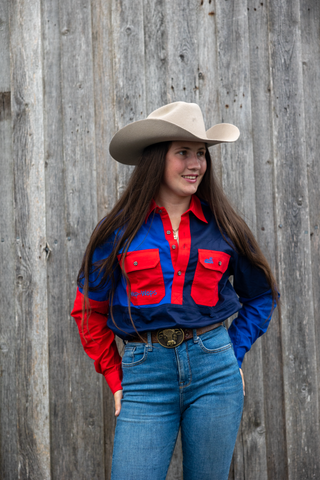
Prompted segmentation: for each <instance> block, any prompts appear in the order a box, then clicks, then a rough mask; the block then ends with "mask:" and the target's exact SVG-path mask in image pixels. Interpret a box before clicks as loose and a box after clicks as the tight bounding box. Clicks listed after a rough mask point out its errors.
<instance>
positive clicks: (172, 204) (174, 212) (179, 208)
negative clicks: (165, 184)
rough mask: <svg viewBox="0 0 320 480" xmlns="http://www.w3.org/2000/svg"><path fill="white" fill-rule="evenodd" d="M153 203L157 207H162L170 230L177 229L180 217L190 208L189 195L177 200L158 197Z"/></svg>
mask: <svg viewBox="0 0 320 480" xmlns="http://www.w3.org/2000/svg"><path fill="white" fill-rule="evenodd" d="M155 201H156V204H157V205H158V206H159V207H164V208H165V209H166V210H167V212H168V215H169V217H170V220H171V224H172V228H173V229H177V228H178V227H179V224H180V221H181V215H182V214H183V213H184V212H186V211H187V210H188V208H189V206H190V202H191V195H190V196H187V197H179V198H162V197H161V196H158V197H157V198H156V199H155Z"/></svg>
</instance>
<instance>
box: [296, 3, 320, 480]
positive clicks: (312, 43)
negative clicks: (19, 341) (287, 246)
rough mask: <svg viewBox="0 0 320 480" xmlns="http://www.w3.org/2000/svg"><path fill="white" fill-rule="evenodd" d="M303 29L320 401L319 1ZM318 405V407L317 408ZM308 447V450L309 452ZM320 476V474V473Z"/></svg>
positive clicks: (303, 10) (305, 14) (304, 7)
mask: <svg viewBox="0 0 320 480" xmlns="http://www.w3.org/2000/svg"><path fill="white" fill-rule="evenodd" d="M300 22H301V23H300V31H301V56H302V75H303V77H302V79H303V92H304V112H305V140H306V143H305V145H306V167H307V178H308V198H309V224H310V246H311V251H310V254H311V268H312V293H313V308H314V320H315V324H314V326H315V342H316V356H315V358H313V359H311V360H312V363H313V364H314V365H315V368H316V371H317V380H318V385H317V387H318V391H317V392H315V393H314V395H315V396H316V399H317V402H318V403H319V393H320V391H319V387H320V358H319V353H318V350H319V346H320V325H319V318H320V316H319V311H320V269H319V265H320V231H319V230H320V209H319V205H320V163H319V148H320V125H319V122H318V119H319V117H320V105H319V102H318V101H317V100H316V97H317V96H318V91H319V86H320V69H319V61H320V44H319V31H320V4H319V2H314V1H311V0H308V1H306V2H300ZM318 408H319V407H318ZM314 423H315V428H316V429H317V431H318V432H319V414H318V416H317V418H314ZM312 442H313V443H312V444H310V446H309V449H310V450H311V452H313V453H311V456H312V457H313V459H314V460H313V461H314V462H315V466H314V471H316V472H319V470H320V455H319V443H317V439H313V440H312ZM310 450H309V451H310ZM317 475H319V473H317Z"/></svg>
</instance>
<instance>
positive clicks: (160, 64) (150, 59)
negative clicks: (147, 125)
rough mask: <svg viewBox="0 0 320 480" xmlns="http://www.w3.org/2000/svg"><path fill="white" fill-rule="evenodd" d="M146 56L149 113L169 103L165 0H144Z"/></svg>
mask: <svg viewBox="0 0 320 480" xmlns="http://www.w3.org/2000/svg"><path fill="white" fill-rule="evenodd" d="M143 25H144V50H145V53H144V56H145V60H144V61H145V83H146V105H147V112H146V113H147V114H149V113H151V112H153V111H154V110H155V109H156V108H159V107H161V106H162V105H165V104H166V103H168V95H167V57H168V37H167V24H166V16H165V0H155V1H154V2H144V5H143Z"/></svg>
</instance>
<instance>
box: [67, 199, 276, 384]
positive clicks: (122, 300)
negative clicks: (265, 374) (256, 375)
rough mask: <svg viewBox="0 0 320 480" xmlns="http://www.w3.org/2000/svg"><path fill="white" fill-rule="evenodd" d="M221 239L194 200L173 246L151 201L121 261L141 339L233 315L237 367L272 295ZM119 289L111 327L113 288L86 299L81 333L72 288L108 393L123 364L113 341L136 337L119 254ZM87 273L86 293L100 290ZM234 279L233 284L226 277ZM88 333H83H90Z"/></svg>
mask: <svg viewBox="0 0 320 480" xmlns="http://www.w3.org/2000/svg"><path fill="white" fill-rule="evenodd" d="M113 243H114V238H110V239H109V241H108V242H106V243H105V244H104V245H103V246H101V247H99V248H98V249H97V250H96V251H95V252H94V255H93V260H92V263H93V265H94V264H95V263H96V262H97V264H99V262H101V260H103V259H105V258H107V256H108V255H109V254H110V252H111V250H112V248H113ZM231 245H232V243H231V242H230V241H227V240H226V239H224V238H223V236H222V235H221V233H220V231H219V228H218V226H217V223H216V221H215V219H214V215H213V214H212V212H211V210H210V209H209V207H208V205H207V204H206V203H205V202H200V200H199V198H198V197H197V196H195V195H194V196H193V197H192V199H191V203H190V208H189V209H188V210H187V211H186V212H185V213H184V214H183V215H182V216H181V222H180V225H179V244H178V243H177V241H176V240H175V239H174V236H173V231H172V225H171V222H170V218H169V215H168V213H167V211H166V209H165V208H163V207H158V206H157V205H156V203H155V202H154V201H153V202H152V204H151V206H150V210H149V212H148V215H147V218H146V221H145V222H144V224H143V225H142V227H141V228H140V230H139V232H138V233H137V235H136V236H135V238H134V240H133V241H132V243H131V245H130V247H129V250H128V252H127V254H126V256H125V258H124V268H125V271H126V273H127V275H128V277H129V280H130V284H131V296H130V301H131V316H132V319H133V321H134V324H135V326H136V329H137V330H138V331H139V332H146V331H153V330H158V329H162V328H174V327H182V328H198V327H204V326H206V325H212V324H214V323H218V322H222V321H224V320H226V319H227V318H228V317H230V316H231V315H233V314H235V313H236V312H239V313H238V316H237V318H236V319H235V320H233V322H232V324H231V326H230V328H229V335H230V338H231V341H232V343H233V346H234V351H235V355H236V357H237V360H238V364H239V367H240V366H241V364H242V361H243V358H244V355H245V353H246V352H247V351H248V350H249V349H250V347H251V345H252V344H253V343H254V341H255V340H256V339H257V338H258V337H260V336H261V335H262V334H263V333H264V332H265V331H266V330H267V327H268V324H269V321H270V312H271V308H272V295H271V290H270V286H269V284H268V282H267V280H266V277H265V275H264V273H263V271H262V270H261V269H259V268H257V267H255V266H253V265H252V264H251V263H250V262H249V260H248V259H247V258H246V257H245V256H243V255H240V254H239V253H237V251H236V250H235V249H234V248H232V246H231ZM118 261H119V265H118V266H117V272H118V273H117V276H118V283H117V286H116V290H115V294H114V299H113V316H114V320H115V323H116V325H117V327H118V328H117V327H116V326H115V324H114V323H113V321H112V319H111V317H110V316H108V312H109V293H110V289H111V282H110V281H109V282H107V284H106V285H104V286H103V288H101V287H100V288H98V290H93V291H91V292H89V301H90V309H91V312H90V316H89V320H88V321H87V319H85V321H84V331H82V326H81V318H82V305H83V291H82V288H78V291H77V297H76V300H75V304H74V309H73V311H72V313H71V315H72V316H73V317H74V318H75V320H76V321H77V324H78V327H79V333H80V337H81V340H82V344H83V346H84V349H85V351H86V352H87V353H88V355H89V356H90V357H91V358H93V359H94V360H95V368H96V370H97V372H99V373H102V374H104V376H105V378H106V380H107V382H108V384H109V386H110V388H111V390H112V392H113V393H114V392H115V391H117V390H119V389H121V357H120V356H119V353H118V351H117V347H116V343H115V340H114V336H115V335H118V336H119V337H121V338H123V339H124V340H126V339H130V338H132V335H135V331H134V329H133V326H132V323H131V320H130V317H129V314H128V296H127V284H126V281H125V278H124V277H123V276H122V275H121V267H120V265H122V252H121V251H120V252H119V255H118ZM97 272H98V270H96V273H92V274H91V276H90V281H89V287H95V286H97V285H99V283H100V279H101V278H100V277H99V273H97ZM230 277H233V285H232V284H231V283H230V280H229V278H230ZM88 327H89V330H88Z"/></svg>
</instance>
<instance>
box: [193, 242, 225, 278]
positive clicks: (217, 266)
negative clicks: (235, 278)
mask: <svg viewBox="0 0 320 480" xmlns="http://www.w3.org/2000/svg"><path fill="white" fill-rule="evenodd" d="M198 255H199V262H200V263H201V265H203V266H204V268H207V269H208V270H216V271H218V272H222V273H224V272H225V271H226V270H227V268H228V264H229V259H230V255H228V254H227V253H225V252H219V251H216V250H202V249H200V248H199V250H198Z"/></svg>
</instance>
